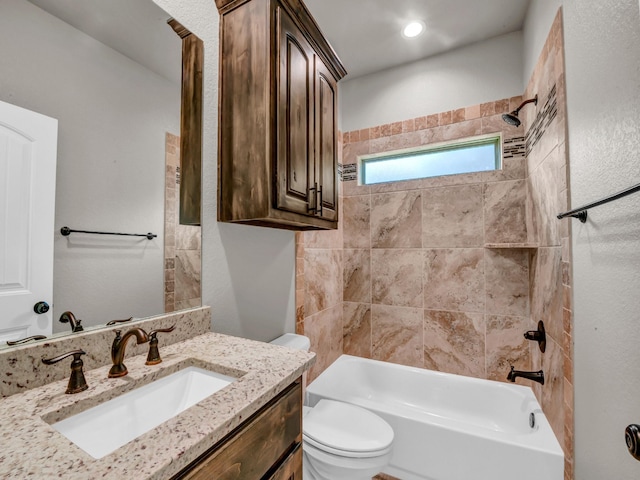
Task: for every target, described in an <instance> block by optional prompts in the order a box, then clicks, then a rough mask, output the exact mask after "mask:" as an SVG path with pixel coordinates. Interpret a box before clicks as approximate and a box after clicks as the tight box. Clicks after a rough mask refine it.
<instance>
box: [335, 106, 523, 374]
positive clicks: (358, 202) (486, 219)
mask: <svg viewBox="0 0 640 480" xmlns="http://www.w3.org/2000/svg"><path fill="white" fill-rule="evenodd" d="M520 101H521V98H520V97H517V98H513V99H504V100H500V101H497V102H492V103H490V104H489V103H487V104H483V105H476V106H474V107H470V108H466V109H460V110H456V111H453V112H444V113H441V114H439V115H430V116H427V117H421V118H416V119H412V120H409V121H405V122H398V123H395V124H391V125H382V126H379V127H374V128H371V129H365V130H360V131H358V132H348V133H346V134H345V135H344V137H345V138H344V151H343V164H352V163H357V158H358V156H359V155H363V154H370V153H380V152H385V151H389V150H394V149H398V148H408V147H416V146H421V145H426V144H429V143H432V142H440V141H446V140H455V139H460V138H465V137H468V136H470V135H480V134H485V133H495V132H502V134H503V138H504V140H505V146H506V145H511V143H510V142H507V141H508V140H514V139H515V143H520V144H524V138H523V137H524V131H523V128H522V127H521V128H514V127H511V126H509V125H507V124H506V123H504V122H503V121H502V119H501V118H500V116H501V114H502V113H503V112H506V111H508V109H509V108H515V107H516V106H517V105H518V104H519V103H520ZM496 112H497V113H496ZM506 156H507V155H505V157H506ZM525 175H526V168H525V160H524V155H523V154H519V155H518V154H516V155H511V156H510V158H505V159H504V168H503V170H501V171H497V172H482V173H473V174H465V175H452V176H447V177H438V178H429V179H422V180H412V181H406V182H395V183H389V184H378V185H372V186H362V185H358V184H357V182H356V181H346V182H343V198H342V203H343V205H344V217H343V228H344V234H343V238H344V252H343V255H344V257H343V258H344V276H343V283H344V289H343V298H344V307H343V319H342V321H343V351H344V353H347V354H354V355H360V356H365V357H370V358H375V359H379V360H386V361H392V362H397V363H402V364H406V365H413V366H419V367H426V368H431V369H435V370H440V371H446V372H451V373H459V374H463V375H471V376H475V377H480V378H495V379H500V380H504V379H505V378H506V375H507V372H508V365H509V364H514V365H515V366H516V367H517V368H519V369H523V370H527V369H529V368H530V367H531V359H530V354H529V345H528V343H527V342H526V341H525V340H524V338H523V336H522V333H523V332H524V331H526V330H528V329H529V327H530V326H531V325H530V319H529V259H530V252H531V249H528V248H495V249H488V248H485V245H486V244H488V243H492V244H499V245H501V246H503V247H509V246H512V244H526V243H527V242H528V233H527V228H526V227H527V222H526V204H527V202H526V199H527V195H526V176H525ZM505 244H508V245H505ZM485 352H486V353H485Z"/></svg>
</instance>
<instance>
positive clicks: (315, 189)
mask: <svg viewBox="0 0 640 480" xmlns="http://www.w3.org/2000/svg"><path fill="white" fill-rule="evenodd" d="M311 192H313V202H312V201H311ZM317 202H318V184H317V183H314V184H313V187H309V191H308V193H307V204H308V205H309V206H308V207H307V212H309V213H316V212H317V211H318V205H317ZM311 205H313V207H312V206H311Z"/></svg>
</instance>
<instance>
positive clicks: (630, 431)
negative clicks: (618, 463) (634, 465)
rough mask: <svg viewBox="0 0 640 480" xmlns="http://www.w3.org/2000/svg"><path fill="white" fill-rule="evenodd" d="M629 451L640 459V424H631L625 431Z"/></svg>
mask: <svg viewBox="0 0 640 480" xmlns="http://www.w3.org/2000/svg"><path fill="white" fill-rule="evenodd" d="M624 439H625V441H626V442H627V448H628V449H629V453H630V454H631V455H632V456H633V458H635V459H636V460H640V425H629V426H628V427H627V428H626V429H625V431H624Z"/></svg>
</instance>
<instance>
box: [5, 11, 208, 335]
mask: <svg viewBox="0 0 640 480" xmlns="http://www.w3.org/2000/svg"><path fill="white" fill-rule="evenodd" d="M169 19H170V15H169V14H168V13H166V12H164V11H163V10H162V9H161V8H160V7H158V6H157V5H156V4H155V3H154V2H153V1H152V0H136V1H131V0H3V1H2V3H1V4H0V62H1V63H2V64H3V65H4V66H5V68H3V69H2V71H1V72H0V101H2V102H6V103H10V104H13V105H17V106H19V107H22V108H25V109H28V110H31V111H34V112H38V113H41V114H43V115H46V116H49V117H53V118H55V119H57V120H58V136H57V138H58V144H57V167H56V182H55V183H56V189H55V190H56V192H55V220H54V223H55V225H54V226H55V230H54V232H53V235H54V260H53V272H54V273H53V297H52V300H49V301H48V302H51V303H52V305H51V312H52V321H53V333H54V334H56V333H61V334H65V333H71V329H70V325H69V323H67V324H63V323H60V322H59V321H58V319H59V318H60V317H61V315H62V313H63V312H65V311H72V312H73V313H74V315H75V317H76V318H77V319H81V320H82V326H83V327H84V328H85V329H87V328H91V327H97V326H102V325H104V324H105V323H106V322H108V321H110V320H115V319H125V318H129V317H134V318H144V317H148V316H152V315H158V314H161V313H164V312H169V311H175V310H180V309H183V308H190V307H194V306H199V305H200V304H201V295H200V269H201V267H200V244H201V241H200V227H199V226H186V225H179V224H178V220H177V219H178V213H177V212H178V210H179V209H178V196H179V195H178V192H179V185H177V182H179V181H180V138H179V135H180V122H181V120H180V112H181V85H182V51H183V48H182V45H183V39H182V38H181V36H179V35H178V33H176V31H174V28H172V26H170V25H168V24H167V21H168V20H169ZM9 66H10V68H9ZM197 110H198V112H200V110H199V109H197ZM197 151H198V154H199V152H200V150H199V147H198V149H197ZM52 201H53V200H52ZM65 226H66V227H69V228H71V229H75V230H86V231H100V232H115V233H128V234H129V233H139V234H146V233H147V232H150V233H153V234H155V235H157V237H154V238H152V239H150V240H148V239H147V238H146V236H142V237H133V236H117V235H92V234H86V233H72V234H71V235H69V236H63V235H62V234H61V233H60V229H61V228H62V227H65ZM0 293H1V292H0ZM43 300H45V299H43ZM1 330H2V325H0V331H1Z"/></svg>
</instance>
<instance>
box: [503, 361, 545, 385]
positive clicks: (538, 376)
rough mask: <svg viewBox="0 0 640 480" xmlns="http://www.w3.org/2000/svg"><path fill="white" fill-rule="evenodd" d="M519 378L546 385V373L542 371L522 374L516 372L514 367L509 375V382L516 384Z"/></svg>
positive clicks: (518, 371)
mask: <svg viewBox="0 0 640 480" xmlns="http://www.w3.org/2000/svg"><path fill="white" fill-rule="evenodd" d="M518 377H521V378H526V379H528V380H533V381H534V382H538V383H539V384H541V385H544V372H543V371H542V370H538V371H537V372H521V371H520V370H514V368H513V365H512V366H511V371H510V372H509V374H508V375H507V380H509V381H510V382H515V381H516V378H518Z"/></svg>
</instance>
